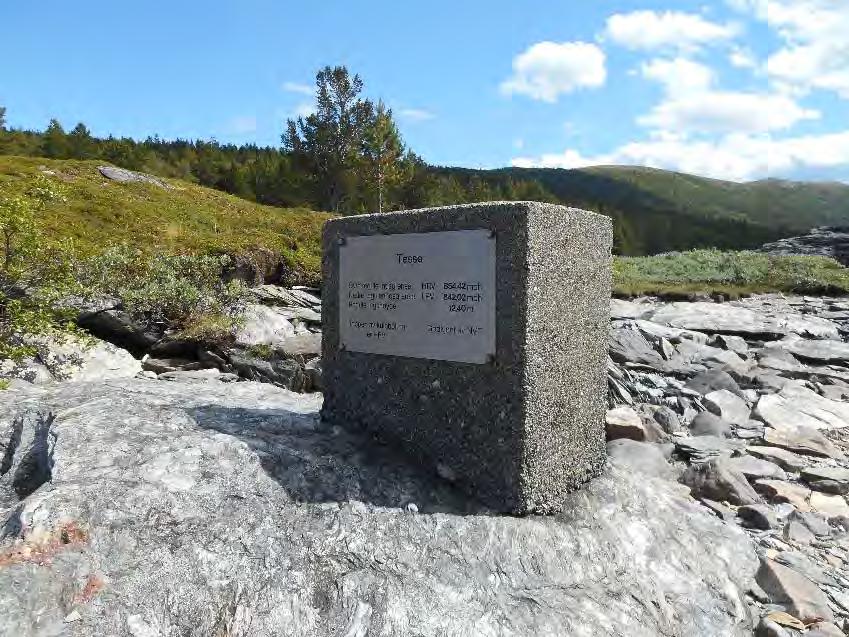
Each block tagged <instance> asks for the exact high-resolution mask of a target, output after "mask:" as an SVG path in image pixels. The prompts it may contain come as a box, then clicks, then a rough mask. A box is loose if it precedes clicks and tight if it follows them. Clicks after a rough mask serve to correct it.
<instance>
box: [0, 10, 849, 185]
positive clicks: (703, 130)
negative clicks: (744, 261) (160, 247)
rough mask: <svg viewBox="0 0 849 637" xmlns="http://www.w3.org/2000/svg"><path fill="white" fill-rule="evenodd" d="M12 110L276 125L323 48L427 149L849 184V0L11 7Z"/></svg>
mask: <svg viewBox="0 0 849 637" xmlns="http://www.w3.org/2000/svg"><path fill="white" fill-rule="evenodd" d="M2 15H3V20H4V22H5V23H6V28H4V30H3V32H4V33H3V38H2V39H0V56H2V57H0V59H2V60H3V64H2V67H0V104H2V105H5V106H6V107H7V109H8V114H7V119H8V121H9V124H10V125H12V126H16V127H24V128H37V129H41V128H43V127H44V126H45V125H46V123H47V121H48V120H49V118H50V117H57V118H58V119H59V120H60V121H61V122H62V123H63V124H64V125H65V126H66V127H68V128H70V127H72V126H73V125H74V124H75V123H76V122H78V121H83V122H85V123H86V124H87V125H88V126H89V127H90V128H91V129H92V131H93V132H94V133H95V134H98V135H107V134H109V133H112V134H115V135H127V136H132V137H137V138H143V137H146V136H147V135H152V134H155V133H156V134H159V135H160V136H162V137H166V138H175V137H183V138H213V137H214V138H216V139H218V140H219V141H228V142H237V143H238V142H256V143H259V144H273V145H276V144H278V143H279V135H280V132H281V131H282V128H283V123H284V122H285V120H286V118H287V117H290V116H293V115H295V114H297V113H299V112H306V111H308V110H309V107H310V103H311V97H310V95H309V91H308V87H310V86H311V85H312V83H313V78H314V76H315V72H316V71H317V70H318V69H319V68H320V67H321V66H323V65H325V64H331V65H333V64H345V65H347V66H348V67H349V68H350V69H351V70H352V71H355V72H357V73H359V74H360V75H361V76H362V78H363V80H364V82H365V85H366V90H365V93H366V94H367V95H368V96H369V97H373V98H382V99H384V100H385V101H386V102H387V103H389V104H390V106H391V107H392V108H393V110H394V112H395V115H396V118H397V119H398V121H399V125H400V127H401V131H402V133H403V135H404V138H405V141H406V142H407V143H408V145H409V146H410V147H411V148H413V149H414V150H415V151H416V152H418V153H419V154H420V155H422V156H423V157H424V158H425V159H426V160H427V161H429V162H431V163H435V164H441V165H459V166H469V167H497V166H507V165H511V164H512V165H519V166H559V167H567V168H569V167H577V166H583V165H592V164H599V163H616V164H623V163H631V164H641V165H652V166H657V167H662V168H671V169H678V170H683V171H686V172H693V173H698V174H703V175H708V176H714V177H720V178H728V179H735V180H748V179H756V178H761V177H764V176H787V177H797V178H807V179H841V180H846V181H849V38H847V36H846V34H847V33H849V2H847V0H717V1H715V2H713V3H706V2H691V1H689V0H663V1H661V0H640V1H637V0H614V1H609V2H604V1H594V2H577V1H573V2H566V1H560V2H556V1H552V0H547V1H537V0H524V1H523V2H521V3H519V2H515V1H506V0H487V1H486V2H483V1H477V0H467V1H464V2H456V0H455V1H454V2H445V1H442V0H431V1H430V2H426V3H425V2H398V1H397V0H395V1H382V0H381V1H373V2H368V1H366V0H361V1H360V2H357V3H353V2H350V0H349V1H348V2H343V1H341V0H324V1H323V2H320V3H318V2H315V3H306V2H297V3H296V2H282V1H277V2H274V1H272V0H240V1H238V2H237V1H235V0H206V1H205V2H199V1H194V0H188V1H186V0H184V1H182V2H173V1H172V2H167V3H166V2H162V1H161V0H149V1H148V2H144V3H117V2H114V0H110V1H109V2H105V1H101V0H89V1H87V2H84V3H68V2H59V1H57V0H46V1H43V2H40V3H24V2H17V3H10V5H7V6H6V7H4V9H3V13H2Z"/></svg>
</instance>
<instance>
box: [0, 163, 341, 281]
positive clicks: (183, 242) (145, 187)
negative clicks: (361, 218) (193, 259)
mask: <svg viewBox="0 0 849 637" xmlns="http://www.w3.org/2000/svg"><path fill="white" fill-rule="evenodd" d="M103 163H104V162H100V161H74V160H67V161H64V160H63V161H59V160H49V159H42V158H31V157H10V156H0V183H3V184H6V185H11V187H12V188H13V189H15V188H23V187H25V185H26V184H27V183H28V182H29V181H30V180H31V179H32V177H33V176H34V175H36V174H38V171H39V170H40V169H42V167H43V168H46V169H47V170H49V171H52V172H53V173H54V178H56V179H58V180H60V181H62V182H63V183H64V185H65V188H66V190H67V202H66V203H62V204H53V205H51V206H49V207H48V208H47V209H46V210H45V211H44V213H43V219H42V222H43V226H44V230H45V232H46V233H47V234H48V235H49V236H53V237H57V238H65V237H68V238H72V239H73V240H74V243H75V246H76V247H77V248H79V249H80V250H81V251H82V252H94V251H98V250H100V249H102V248H103V247H104V246H106V245H108V244H117V243H128V244H130V245H132V246H135V247H138V248H141V249H143V250H156V251H159V252H170V253H185V252H194V253H206V252H218V251H223V252H227V253H229V254H244V253H248V252H250V251H251V250H254V249H257V248H263V249H269V250H272V251H273V252H275V253H280V254H282V255H283V256H284V258H285V259H286V260H287V262H288V263H289V264H290V265H291V266H292V267H293V268H295V269H296V270H297V271H299V272H302V273H304V274H305V275H306V278H307V279H313V280H314V279H315V277H316V275H317V273H318V272H320V268H321V246H320V229H321V225H322V223H324V221H325V220H326V219H327V218H329V215H326V214H323V213H317V212H313V211H310V210H305V209H281V208H274V207H271V206H262V205H259V204H255V203H252V202H249V201H246V200H244V199H240V198H238V197H234V196H232V195H228V194H225V193H223V192H219V191H217V190H212V189H209V188H204V187H202V186H197V185H194V184H189V183H186V182H182V181H178V180H164V181H167V182H168V183H169V184H171V185H172V186H173V189H164V188H160V187H158V186H155V185H152V184H145V183H118V182H115V181H110V180H108V179H106V178H104V177H103V176H101V174H100V172H99V171H98V170H97V166H99V165H103Z"/></svg>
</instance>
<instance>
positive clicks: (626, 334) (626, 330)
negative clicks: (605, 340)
mask: <svg viewBox="0 0 849 637" xmlns="http://www.w3.org/2000/svg"><path fill="white" fill-rule="evenodd" d="M609 347H610V358H612V359H613V360H614V361H616V362H617V363H641V364H643V365H648V366H650V367H653V368H655V369H659V370H663V369H666V361H664V360H663V357H661V355H660V354H658V353H657V351H655V349H654V348H653V347H652V346H651V344H650V343H649V342H648V341H647V340H646V338H645V337H644V336H643V335H642V334H641V333H640V332H639V331H638V330H636V329H633V328H632V327H630V326H627V325H615V324H613V325H611V328H610V341H609Z"/></svg>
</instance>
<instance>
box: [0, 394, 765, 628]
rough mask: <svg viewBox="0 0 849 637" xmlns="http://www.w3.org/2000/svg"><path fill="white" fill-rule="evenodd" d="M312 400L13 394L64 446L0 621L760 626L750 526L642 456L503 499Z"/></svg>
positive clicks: (20, 624)
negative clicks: (484, 503)
mask: <svg viewBox="0 0 849 637" xmlns="http://www.w3.org/2000/svg"><path fill="white" fill-rule="evenodd" d="M320 402H321V396H320V395H318V394H306V395H305V394H295V393H291V392H289V391H287V390H283V389H280V388H276V387H273V386H270V385H263V384H259V383H251V382H240V383H221V382H213V381H209V382H203V383H185V382H182V381H179V380H176V381H172V382H161V381H157V380H146V379H117V380H111V381H108V382H100V383H85V382H79V383H64V384H57V385H52V386H49V387H47V388H45V387H29V388H25V389H13V390H11V391H8V392H3V393H0V413H2V414H3V417H2V419H0V444H3V445H7V444H8V442H9V441H10V440H12V439H13V438H15V439H16V440H19V443H17V444H15V445H10V446H7V447H6V449H7V455H8V456H10V457H11V458H12V459H13V464H14V463H15V462H16V460H15V459H17V458H19V456H20V455H21V454H24V455H26V454H29V453H30V451H31V450H32V449H33V448H34V447H37V442H36V440H37V438H38V436H34V435H32V431H34V430H35V429H36V428H37V427H42V428H46V431H43V432H42V435H41V437H42V439H47V438H48V437H49V439H50V440H51V441H52V443H51V445H52V446H51V450H50V454H51V461H50V475H49V476H47V477H46V480H45V481H43V482H42V483H41V484H40V486H38V487H37V488H36V489H35V490H34V491H33V492H32V493H28V494H24V495H20V494H16V493H12V492H8V491H7V492H6V495H7V496H8V499H9V500H10V502H9V503H8V506H7V507H6V508H5V509H0V511H2V516H3V517H2V524H3V526H2V528H3V531H2V537H3V539H2V540H0V617H2V618H3V621H2V622H0V634H2V635H10V636H11V635H15V636H16V637H25V636H29V635H32V636H35V635H39V636H41V635H107V634H109V635H113V634H114V635H126V634H130V635H162V636H166V635H169V636H170V635H210V634H215V631H216V630H220V627H221V626H223V625H226V626H227V627H228V628H227V630H228V631H229V632H227V633H226V634H229V635H304V636H307V635H310V636H313V635H371V634H385V635H412V634H415V635H434V636H435V635H446V634H450V635H461V634H462V635H466V634H468V635H471V634H475V635H565V634H568V635H587V636H589V635H592V636H599V635H608V636H622V637H625V636H628V637H634V636H647V637H648V636H660V635H664V636H672V635H688V636H699V635H703V636H705V637H714V636H716V635H749V634H751V630H752V625H753V624H752V619H751V618H750V616H749V613H748V611H747V609H746V605H745V602H744V594H745V592H746V591H747V590H748V589H749V588H750V587H751V585H752V581H753V579H752V578H753V576H754V573H755V571H756V569H757V566H758V561H757V558H756V555H755V552H754V550H753V548H752V546H751V545H750V543H749V541H748V539H747V538H746V537H745V535H744V532H743V531H741V530H739V529H737V528H734V527H733V526H728V525H726V524H724V523H723V522H722V521H720V520H719V519H717V518H715V517H713V516H712V515H711V514H710V513H709V512H708V511H707V509H704V508H702V507H700V506H699V505H698V504H697V503H695V502H694V501H693V500H692V499H691V498H690V497H689V496H688V495H687V491H686V489H684V488H683V487H681V485H679V484H677V483H676V482H674V481H670V480H669V479H665V478H662V477H654V476H655V475H656V470H655V469H654V468H651V469H647V471H648V472H643V469H641V468H640V467H641V466H644V467H647V468H648V467H650V464H646V465H639V466H635V465H633V464H628V463H627V462H626V463H625V464H623V465H620V464H619V461H617V460H614V462H613V463H612V464H610V465H608V467H607V468H606V470H605V472H604V474H603V475H602V477H600V478H597V479H596V480H593V481H592V482H590V483H589V484H588V485H587V486H586V488H584V489H582V490H581V491H579V492H576V493H574V494H572V495H571V496H569V497H568V498H567V501H566V504H565V510H564V512H563V513H562V514H561V515H557V516H551V517H526V518H518V517H510V516H502V515H495V514H491V513H490V512H488V511H486V510H485V509H483V508H481V507H480V506H479V505H477V504H476V503H474V502H473V501H470V500H469V499H468V498H466V497H464V496H462V495H460V494H458V493H457V492H456V491H454V490H453V489H452V488H451V487H450V486H449V485H448V484H447V483H444V482H443V481H442V480H440V479H439V478H438V477H436V476H434V475H430V474H428V473H425V472H423V471H421V470H419V469H417V468H416V467H415V466H413V465H412V464H411V463H409V462H408V461H407V460H406V459H405V458H401V457H398V456H397V455H396V453H395V452H394V451H392V450H390V449H387V448H384V447H381V446H378V445H376V444H375V443H374V442H373V441H372V440H371V439H369V438H367V437H366V436H364V435H360V434H355V433H350V432H348V431H346V430H345V429H343V428H339V427H329V426H327V425H324V424H322V423H321V422H320V420H319V419H318V417H317V413H318V409H319V406H320ZM46 414H50V416H49V417H47V416H46ZM15 432H17V435H16V434H15ZM20 441H23V443H21V442H20ZM27 441H29V442H27ZM633 444H635V445H639V444H644V443H633ZM12 447H14V448H12ZM9 449H11V450H10V451H9ZM36 455H37V454H36ZM629 455H631V454H629ZM652 462H653V463H654V464H655V465H656V464H657V463H658V462H663V456H660V457H659V458H658V457H656V456H653V460H652ZM15 466H18V465H17V464H16V465H15ZM42 477H45V476H42ZM671 479H672V480H674V477H672V478H671ZM0 485H2V486H3V487H6V486H7V485H6V483H5V482H1V481H0ZM219 634H224V633H219Z"/></svg>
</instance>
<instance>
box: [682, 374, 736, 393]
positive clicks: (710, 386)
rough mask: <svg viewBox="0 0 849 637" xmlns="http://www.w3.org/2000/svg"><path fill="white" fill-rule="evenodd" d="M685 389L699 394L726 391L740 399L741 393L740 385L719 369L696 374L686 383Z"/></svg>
mask: <svg viewBox="0 0 849 637" xmlns="http://www.w3.org/2000/svg"><path fill="white" fill-rule="evenodd" d="M687 388H688V389H692V390H693V391H697V392H699V393H700V394H703V395H704V394H709V393H711V392H713V391H717V390H721V389H726V390H728V391H730V392H731V393H732V394H734V395H736V396H740V397H741V398H742V396H743V392H742V390H741V389H740V385H738V384H737V381H736V380H734V379H733V378H732V377H731V375H730V374H729V373H728V372H726V371H723V370H721V369H711V370H708V371H705V372H701V373H700V374H696V375H695V376H693V377H692V378H691V379H690V380H689V381H687Z"/></svg>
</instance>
